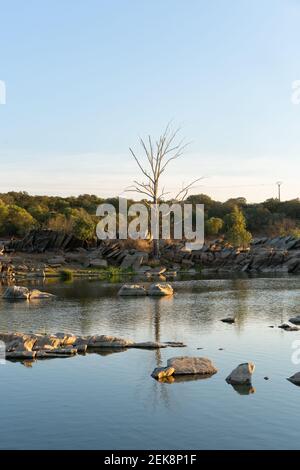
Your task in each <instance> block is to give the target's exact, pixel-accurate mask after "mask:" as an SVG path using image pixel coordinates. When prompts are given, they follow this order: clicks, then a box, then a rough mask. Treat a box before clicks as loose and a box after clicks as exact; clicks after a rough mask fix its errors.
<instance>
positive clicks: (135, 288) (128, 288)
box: [118, 284, 147, 297]
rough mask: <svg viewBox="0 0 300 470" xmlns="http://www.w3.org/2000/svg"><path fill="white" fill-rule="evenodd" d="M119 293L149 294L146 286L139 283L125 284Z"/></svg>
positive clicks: (124, 294) (123, 294)
mask: <svg viewBox="0 0 300 470" xmlns="http://www.w3.org/2000/svg"><path fill="white" fill-rule="evenodd" d="M118 295H122V296H138V297H139V296H144V295H147V292H146V289H145V288H144V286H140V285H138V284H124V286H122V287H121V289H120V290H119V292H118Z"/></svg>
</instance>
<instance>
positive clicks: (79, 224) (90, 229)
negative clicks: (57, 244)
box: [72, 209, 96, 241]
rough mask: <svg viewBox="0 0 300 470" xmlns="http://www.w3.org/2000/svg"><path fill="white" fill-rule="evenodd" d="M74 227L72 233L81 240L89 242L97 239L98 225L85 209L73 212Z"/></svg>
mask: <svg viewBox="0 0 300 470" xmlns="http://www.w3.org/2000/svg"><path fill="white" fill-rule="evenodd" d="M72 225H73V227H72V232H73V233H74V235H76V236H77V237H78V238H79V239H80V240H84V241H87V240H92V239H94V238H95V233H96V223H95V221H94V220H93V218H92V216H91V215H89V214H88V213H87V212H86V211H85V210H84V209H73V210H72Z"/></svg>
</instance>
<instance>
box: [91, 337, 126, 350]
mask: <svg viewBox="0 0 300 470" xmlns="http://www.w3.org/2000/svg"><path fill="white" fill-rule="evenodd" d="M133 345H134V342H133V341H131V340H130V339H123V338H117V337H116V336H107V335H100V336H98V335H95V336H91V337H90V338H89V340H88V344H87V346H88V348H120V349H121V348H127V347H130V346H133Z"/></svg>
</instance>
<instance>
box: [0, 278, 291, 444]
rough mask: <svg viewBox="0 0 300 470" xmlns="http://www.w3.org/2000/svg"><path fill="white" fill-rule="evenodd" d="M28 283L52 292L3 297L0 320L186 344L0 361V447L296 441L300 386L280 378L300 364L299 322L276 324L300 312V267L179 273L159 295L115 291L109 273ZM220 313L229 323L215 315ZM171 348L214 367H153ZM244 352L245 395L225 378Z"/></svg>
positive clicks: (12, 325)
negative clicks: (196, 372) (249, 369)
mask: <svg viewBox="0 0 300 470" xmlns="http://www.w3.org/2000/svg"><path fill="white" fill-rule="evenodd" d="M32 285H34V284H32ZM35 286H36V287H38V288H39V289H41V290H47V291H48V292H51V293H53V294H55V295H56V297H55V299H53V300H42V301H38V300H37V301H32V302H27V301H19V302H13V303H12V302H5V301H4V300H0V331H24V332H35V333H37V332H40V333H44V332H45V333H56V332H69V333H74V334H81V335H90V334H111V335H115V336H121V337H124V338H130V339H133V340H135V341H162V342H163V341H182V342H184V343H185V344H187V347H186V348H167V349H160V350H154V351H149V350H135V349H128V350H124V351H115V352H113V351H103V352H101V354H96V353H93V354H87V355H85V356H75V357H71V358H64V359H60V358H58V359H51V360H50V359H49V360H40V361H36V362H32V363H25V364H22V363H21V362H9V361H6V362H5V364H0V377H1V388H0V412H1V428H0V448H1V449H143V448H146V449H299V448H300V444H299V435H300V411H299V410H300V407H299V403H300V387H297V386H295V385H293V384H291V383H290V382H288V381H287V380H286V378H287V377H289V376H290V375H292V374H294V373H295V372H298V371H300V364H298V365H297V364H295V363H293V361H292V354H293V352H294V349H293V342H294V341H295V340H297V339H298V340H300V331H299V332H287V331H283V330H281V329H279V328H278V325H280V324H281V323H282V322H284V321H286V320H288V318H290V317H292V316H296V315H298V314H300V289H299V287H300V278H299V277H297V276H285V277H281V276H278V277H253V278H249V277H247V276H243V277H234V278H228V277H227V278H218V279H216V278H208V279H205V278H201V277H200V278H198V279H186V280H183V281H178V282H174V283H173V286H174V289H175V292H176V295H175V296H174V297H171V298H158V299H155V298H149V297H146V298H120V297H118V296H117V292H118V289H119V287H120V284H119V283H118V282H116V283H109V282H100V281H98V280H96V281H95V280H94V281H88V280H86V281H74V282H68V283H63V282H58V281H53V282H50V283H47V284H46V285H41V283H38V284H36V285H35ZM4 288H5V286H2V287H1V288H0V294H1V292H2V291H3V289H4ZM227 316H234V317H235V319H236V322H235V324H233V325H229V324H225V323H222V322H221V321H220V320H221V318H224V317H227ZM271 326H273V327H274V328H271ZM200 348H201V349H200ZM298 348H299V346H298ZM179 355H191V356H204V357H208V358H210V359H211V360H212V361H213V362H214V364H215V365H216V367H217V368H218V370H219V371H218V373H217V374H215V375H214V376H212V377H210V378H207V379H198V380H196V379H195V378H193V379H190V380H175V382H174V383H160V382H157V381H156V380H154V379H153V378H152V377H151V376H150V374H151V372H152V370H153V369H154V368H155V367H157V366H160V365H163V364H165V363H166V361H167V359H168V358H169V357H172V356H179ZM246 361H253V362H254V363H255V365H256V370H255V373H254V376H253V389H252V390H251V392H252V393H249V394H247V393H245V394H244V393H241V391H240V390H238V391H237V390H235V389H234V388H233V387H232V386H231V385H228V384H227V383H226V382H225V378H226V376H227V375H228V374H229V373H230V372H231V370H232V369H233V368H234V367H236V366H237V365H238V364H239V363H241V362H246ZM266 377H267V378H268V379H269V380H266V379H265V378H266Z"/></svg>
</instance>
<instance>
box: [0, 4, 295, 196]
mask: <svg viewBox="0 0 300 470" xmlns="http://www.w3.org/2000/svg"><path fill="white" fill-rule="evenodd" d="M0 18H1V24H0V80H4V81H5V83H6V88H7V96H6V105H0V163H1V166H0V191H2V192H4V191H9V190H25V191H28V192H30V193H32V194H47V193H48V194H60V195H69V194H80V193H95V194H98V195H102V196H110V195H118V194H120V193H122V191H123V189H124V188H125V187H127V186H128V185H129V184H130V183H131V182H132V179H133V178H136V177H137V176H138V169H137V168H136V166H135V164H134V162H133V161H132V158H131V157H130V154H129V151H128V147H129V146H134V145H135V144H136V142H137V141H138V137H139V136H144V135H147V134H148V133H151V134H153V135H154V136H155V135H157V134H159V133H160V131H161V130H162V129H163V128H164V127H165V125H166V123H167V122H168V121H169V120H171V119H172V120H173V122H174V123H175V125H177V124H178V125H180V126H181V127H182V135H184V136H186V138H187V140H189V141H192V143H191V145H190V146H189V148H188V149H187V151H186V155H185V156H184V157H183V158H182V159H181V161H179V160H178V161H176V162H174V164H173V166H170V173H169V176H167V177H166V178H165V181H164V183H165V185H166V188H168V187H169V188H170V190H171V191H173V190H174V191H175V189H176V188H177V187H178V186H181V184H182V182H185V183H187V182H189V181H190V180H191V179H193V178H195V177H198V176H205V177H206V178H205V180H204V181H203V185H202V186H201V187H200V186H199V187H197V188H196V189H195V190H194V191H193V192H194V193H199V192H204V193H207V194H209V195H210V196H212V197H214V198H217V199H220V200H225V199H228V198H229V197H236V196H246V197H247V199H248V200H249V201H259V200H264V199H266V198H268V197H273V196H275V195H276V187H275V182H276V181H277V180H282V181H283V182H284V184H283V187H282V192H283V198H284V199H291V198H295V197H298V196H299V195H300V194H299V193H300V189H299V183H298V180H299V167H300V165H299V156H300V105H298V106H297V105H295V104H292V103H291V93H292V82H293V81H294V80H299V79H300V27H299V25H300V1H299V0H214V1H209V0H206V1H204V0H185V1H184V0H45V1H40V0H27V1H22V0H10V1H9V2H7V1H3V0H0ZM136 148H138V147H136Z"/></svg>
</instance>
